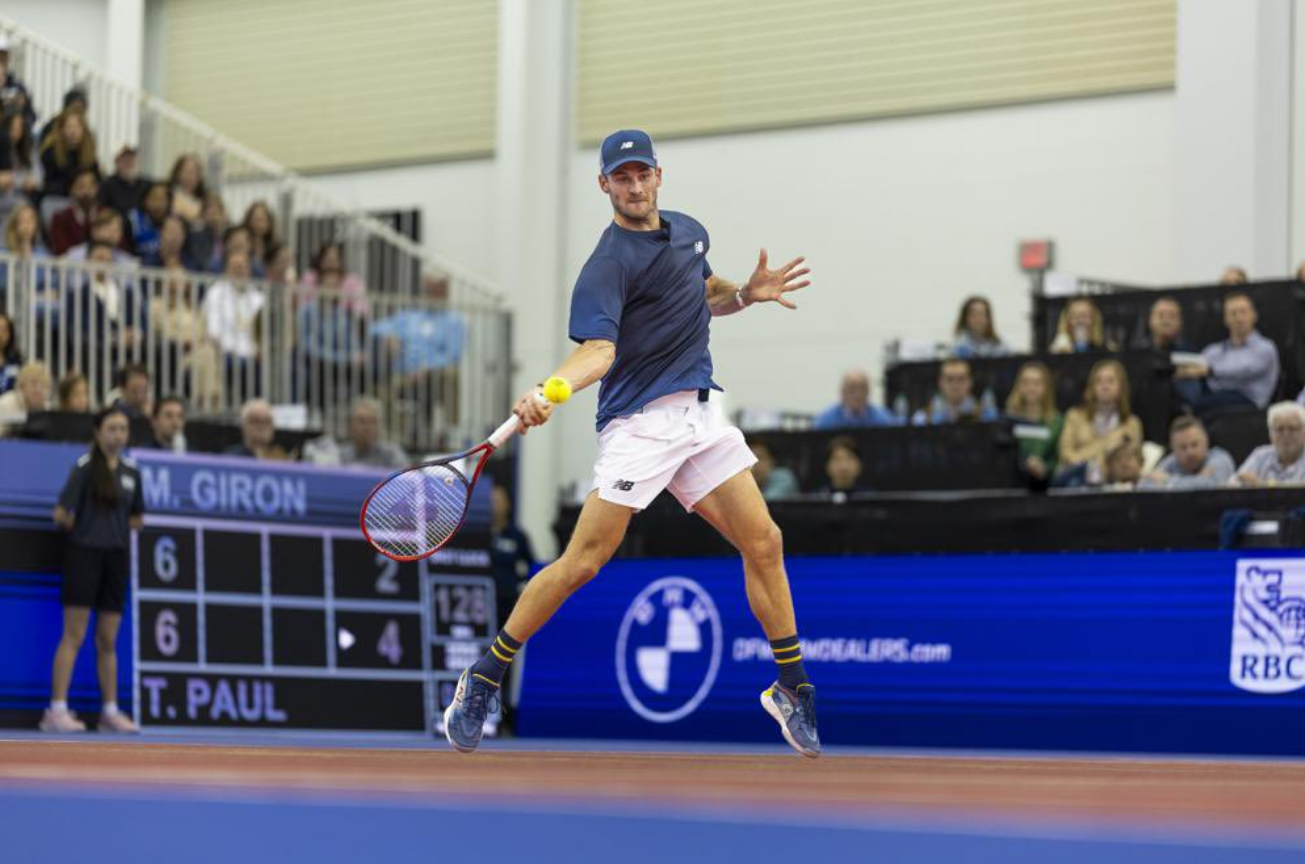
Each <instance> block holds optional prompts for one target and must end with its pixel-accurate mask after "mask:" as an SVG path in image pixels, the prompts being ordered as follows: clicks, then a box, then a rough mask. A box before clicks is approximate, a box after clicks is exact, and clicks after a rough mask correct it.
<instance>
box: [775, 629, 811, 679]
mask: <svg viewBox="0 0 1305 864" xmlns="http://www.w3.org/2000/svg"><path fill="white" fill-rule="evenodd" d="M770 651H771V653H772V654H774V655H775V665H776V666H778V667H779V686H781V687H783V688H784V689H786V690H792V691H794V692H796V691H797V688H798V687H800V686H802V685H803V684H809V683H810V681H809V680H808V679H807V670H806V669H805V668H803V666H802V648H801V646H800V645H799V643H798V637H797V636H796V635H793V636H787V637H785V638H783V639H773V640H771V643H770Z"/></svg>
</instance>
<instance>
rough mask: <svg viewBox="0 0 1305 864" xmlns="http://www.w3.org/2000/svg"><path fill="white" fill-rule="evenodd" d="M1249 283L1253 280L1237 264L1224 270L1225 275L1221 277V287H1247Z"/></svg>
mask: <svg viewBox="0 0 1305 864" xmlns="http://www.w3.org/2000/svg"><path fill="white" fill-rule="evenodd" d="M1249 281H1251V279H1250V277H1249V276H1247V275H1246V270H1245V269H1244V268H1241V267H1238V266H1236V265H1235V264H1230V265H1228V266H1227V267H1225V268H1223V273H1222V274H1220V276H1219V284H1220V285H1245V284H1246V283H1247V282H1249Z"/></svg>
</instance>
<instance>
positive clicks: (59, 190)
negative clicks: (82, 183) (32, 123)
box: [41, 111, 100, 197]
mask: <svg viewBox="0 0 1305 864" xmlns="http://www.w3.org/2000/svg"><path fill="white" fill-rule="evenodd" d="M41 168H42V170H43V171H44V173H45V179H44V181H43V184H42V187H41V189H42V191H44V193H45V194H46V195H59V196H65V197H66V196H67V195H68V191H69V190H70V189H71V188H72V183H73V180H75V179H77V175H78V173H80V172H81V171H82V170H83V169H85V168H90V169H91V170H93V171H94V172H95V176H96V177H99V176H100V164H99V162H98V161H97V159H96V158H95V135H94V134H93V133H92V132H91V130H90V128H89V127H88V126H87V125H86V115H84V114H82V113H81V112H80V111H64V112H63V113H62V114H60V115H59V116H58V117H57V118H55V121H54V128H53V129H51V130H50V132H49V134H47V135H46V137H45V140H44V141H42V142H41Z"/></svg>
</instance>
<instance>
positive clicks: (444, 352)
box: [371, 275, 466, 424]
mask: <svg viewBox="0 0 1305 864" xmlns="http://www.w3.org/2000/svg"><path fill="white" fill-rule="evenodd" d="M422 288H423V290H424V291H425V294H426V297H425V300H426V302H425V303H422V304H420V305H418V306H416V307H414V308H410V309H406V310H404V311H402V312H397V313H395V314H394V315H391V316H389V317H388V318H385V319H383V320H381V321H377V322H376V323H374V324H372V327H371V335H372V338H373V339H375V340H376V341H377V343H378V350H379V354H380V357H381V368H382V369H385V370H388V374H392V375H394V376H395V379H396V380H394V381H392V382H391V386H392V387H393V389H394V391H395V393H396V395H397V397H398V398H400V399H403V400H405V401H412V402H416V403H417V405H418V407H419V409H420V410H423V411H425V410H428V409H429V407H430V404H431V403H435V404H437V405H439V406H440V407H441V409H442V410H443V412H444V419H445V420H446V421H447V422H449V423H454V424H456V423H457V422H458V361H459V360H460V359H461V358H462V344H463V334H464V331H465V329H466V327H465V325H464V324H463V321H462V316H460V315H459V314H458V313H457V312H455V311H453V310H452V309H449V308H448V291H449V283H448V280H447V279H444V278H439V277H434V276H429V275H427V276H425V277H424V278H423V279H422Z"/></svg>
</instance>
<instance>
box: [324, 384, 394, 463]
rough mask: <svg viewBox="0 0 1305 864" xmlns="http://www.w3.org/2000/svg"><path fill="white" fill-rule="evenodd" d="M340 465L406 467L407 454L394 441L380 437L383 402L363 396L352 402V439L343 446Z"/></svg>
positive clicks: (350, 414)
mask: <svg viewBox="0 0 1305 864" xmlns="http://www.w3.org/2000/svg"><path fill="white" fill-rule="evenodd" d="M340 464H341V465H363V466H367V467H369V468H389V469H398V468H403V467H404V466H406V465H407V464H408V454H406V453H404V452H403V448H402V447H400V446H399V445H398V444H395V443H394V442H392V441H382V440H381V405H380V403H379V402H377V401H376V400H375V399H370V398H367V397H364V398H362V399H359V400H357V401H356V402H354V403H353V410H352V411H350V412H349V440H348V441H347V442H345V444H344V446H342V447H341V448H340Z"/></svg>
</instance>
